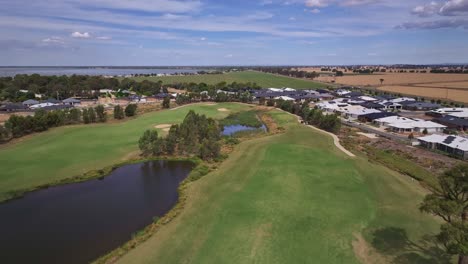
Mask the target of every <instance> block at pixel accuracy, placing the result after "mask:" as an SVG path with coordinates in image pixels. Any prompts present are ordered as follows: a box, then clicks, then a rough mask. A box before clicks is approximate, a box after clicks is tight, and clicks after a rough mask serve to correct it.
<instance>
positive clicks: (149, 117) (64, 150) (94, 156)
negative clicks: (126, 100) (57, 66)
mask: <svg viewBox="0 0 468 264" xmlns="http://www.w3.org/2000/svg"><path fill="white" fill-rule="evenodd" d="M218 108H225V109H228V110H229V111H218ZM249 108H250V107H249V106H246V105H241V104H235V103H224V104H219V105H216V104H215V105H203V104H195V105H190V106H186V107H182V108H179V109H176V110H169V111H160V112H151V113H147V114H143V115H140V116H137V117H136V118H134V119H129V120H128V121H124V122H121V123H114V124H96V125H78V126H67V127H59V128H54V129H51V130H50V131H47V132H43V133H40V134H36V135H32V136H27V137H25V138H22V139H20V141H19V142H17V143H13V144H7V145H3V146H1V147H0V163H1V164H2V169H1V171H0V201H1V200H3V199H5V198H6V196H7V194H8V192H10V191H14V190H19V189H29V188H32V187H35V186H38V185H43V184H47V183H50V182H53V181H57V180H61V179H66V178H70V177H73V176H78V175H81V174H83V173H86V172H88V171H90V170H97V169H102V168H104V167H106V166H110V165H113V164H115V163H118V162H121V161H124V160H126V159H128V158H129V157H131V156H134V155H136V154H137V153H138V152H137V151H138V139H139V137H140V136H141V135H142V134H143V132H144V131H145V130H146V129H149V128H153V127H155V126H157V125H161V124H173V123H180V122H182V120H183V118H184V117H185V115H186V114H187V113H188V111H189V110H191V109H192V110H195V111H196V112H197V113H201V114H206V115H207V116H211V117H214V118H224V117H226V116H227V115H228V114H229V113H232V112H236V111H240V110H245V109H249ZM159 131H160V132H162V129H159Z"/></svg>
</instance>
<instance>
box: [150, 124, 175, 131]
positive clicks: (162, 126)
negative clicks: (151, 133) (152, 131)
mask: <svg viewBox="0 0 468 264" xmlns="http://www.w3.org/2000/svg"><path fill="white" fill-rule="evenodd" d="M171 126H172V124H160V125H156V126H154V128H159V129H163V130H164V129H167V131H169V128H171ZM164 131H165V130H164Z"/></svg>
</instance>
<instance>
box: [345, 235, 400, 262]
mask: <svg viewBox="0 0 468 264" xmlns="http://www.w3.org/2000/svg"><path fill="white" fill-rule="evenodd" d="M354 237H355V238H356V239H355V240H354V241H353V243H352V244H353V250H354V254H355V255H356V257H357V259H358V260H359V261H360V262H361V263H363V264H374V263H391V261H390V259H388V258H386V257H384V256H382V255H380V254H379V253H377V252H375V249H373V248H372V246H371V245H369V243H367V241H366V240H365V239H364V238H363V237H362V235H360V234H355V235H354Z"/></svg>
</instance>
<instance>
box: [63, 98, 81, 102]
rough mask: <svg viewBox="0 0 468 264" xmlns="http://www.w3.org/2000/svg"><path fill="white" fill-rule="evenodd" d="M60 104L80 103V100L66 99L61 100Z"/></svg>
mask: <svg viewBox="0 0 468 264" xmlns="http://www.w3.org/2000/svg"><path fill="white" fill-rule="evenodd" d="M62 102H64V103H81V101H80V100H78V99H75V98H67V99H65V100H63V101H62Z"/></svg>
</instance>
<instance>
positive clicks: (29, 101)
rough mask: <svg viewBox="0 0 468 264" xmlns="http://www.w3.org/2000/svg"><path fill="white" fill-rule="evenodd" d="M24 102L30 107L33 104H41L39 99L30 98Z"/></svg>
mask: <svg viewBox="0 0 468 264" xmlns="http://www.w3.org/2000/svg"><path fill="white" fill-rule="evenodd" d="M22 104H23V105H24V106H26V107H30V106H32V105H36V104H39V101H36V100H32V99H29V100H26V101H24V102H23V103H22Z"/></svg>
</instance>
